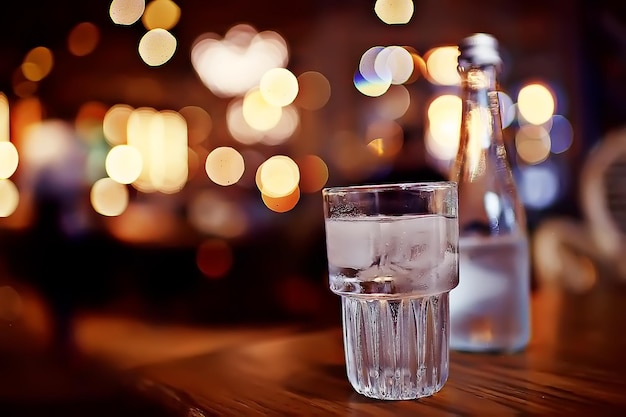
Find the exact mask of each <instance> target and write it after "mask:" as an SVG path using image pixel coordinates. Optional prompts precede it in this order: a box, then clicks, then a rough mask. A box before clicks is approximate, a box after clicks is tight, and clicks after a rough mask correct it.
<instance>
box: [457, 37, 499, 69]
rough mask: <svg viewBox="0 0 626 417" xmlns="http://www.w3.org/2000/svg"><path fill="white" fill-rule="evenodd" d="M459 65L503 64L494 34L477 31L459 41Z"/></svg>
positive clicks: (464, 66)
mask: <svg viewBox="0 0 626 417" xmlns="http://www.w3.org/2000/svg"><path fill="white" fill-rule="evenodd" d="M459 51H460V52H461V54H460V55H459V66H461V67H463V68H466V67H469V66H482V65H501V64H502V58H500V53H499V52H498V41H497V40H496V38H494V37H493V36H492V35H489V34H486V33H475V34H473V35H471V36H468V37H466V38H464V39H463V40H462V41H461V42H460V43H459Z"/></svg>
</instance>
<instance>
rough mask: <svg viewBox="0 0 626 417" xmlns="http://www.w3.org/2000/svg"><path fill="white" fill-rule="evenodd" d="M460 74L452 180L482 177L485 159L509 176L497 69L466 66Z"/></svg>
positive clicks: (491, 66) (489, 66) (469, 179)
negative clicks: (457, 129) (457, 145)
mask: <svg viewBox="0 0 626 417" xmlns="http://www.w3.org/2000/svg"><path fill="white" fill-rule="evenodd" d="M460 74H461V80H462V97H461V98H462V103H463V104H462V117H461V132H460V138H459V149H458V152H457V158H456V161H455V164H454V167H453V172H452V179H454V180H457V181H459V180H464V181H471V180H472V178H474V177H477V176H481V175H483V174H484V169H485V160H489V161H488V162H489V164H490V165H494V164H495V168H496V170H498V171H500V170H502V171H503V172H505V171H508V173H509V174H510V167H509V163H508V160H507V157H506V150H505V147H504V139H503V136H502V119H501V116H500V101H499V98H498V88H497V86H498V84H497V68H496V66H494V65H488V66H481V67H469V68H467V69H462V70H461V71H460ZM505 175H506V174H505Z"/></svg>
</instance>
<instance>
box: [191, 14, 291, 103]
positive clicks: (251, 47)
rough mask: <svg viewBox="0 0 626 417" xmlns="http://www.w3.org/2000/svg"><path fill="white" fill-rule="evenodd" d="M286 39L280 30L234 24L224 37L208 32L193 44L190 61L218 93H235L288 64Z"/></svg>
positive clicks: (239, 92)
mask: <svg viewBox="0 0 626 417" xmlns="http://www.w3.org/2000/svg"><path fill="white" fill-rule="evenodd" d="M288 60H289V53H288V49H287V43H286V42H285V40H284V39H283V37H282V36H280V35H279V34H278V33H277V32H274V31H263V32H257V30H256V29H255V28H254V27H252V26H251V25H248V24H238V25H235V26H233V27H231V28H230V29H229V30H228V31H227V32H226V34H225V35H224V38H220V37H219V36H218V35H217V34H214V33H207V34H204V35H201V36H200V37H198V38H197V40H196V41H195V42H194V44H193V46H192V51H191V63H192V65H193V68H194V70H195V71H196V73H197V74H198V77H199V78H200V80H201V81H202V83H203V84H204V85H205V86H206V87H207V88H208V89H209V90H211V92H213V94H215V95H217V96H218V97H234V96H239V95H243V94H245V93H246V92H247V91H249V90H250V89H252V88H254V87H257V86H258V84H259V81H260V80H261V77H262V76H263V74H265V73H266V72H267V71H268V70H270V69H272V68H279V67H285V65H286V64H287V62H288Z"/></svg>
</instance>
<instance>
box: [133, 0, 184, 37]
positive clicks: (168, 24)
mask: <svg viewBox="0 0 626 417" xmlns="http://www.w3.org/2000/svg"><path fill="white" fill-rule="evenodd" d="M179 19H180V7H178V5H177V4H176V3H174V2H173V1H172V0H152V1H151V2H150V3H148V4H147V5H146V10H145V11H144V12H143V16H142V17H141V22H142V23H143V26H144V27H145V28H146V29H148V30H151V29H156V28H161V29H165V30H169V29H171V28H173V27H174V26H176V24H177V23H178V20H179Z"/></svg>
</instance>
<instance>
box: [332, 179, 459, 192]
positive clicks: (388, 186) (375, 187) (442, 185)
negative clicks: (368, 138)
mask: <svg viewBox="0 0 626 417" xmlns="http://www.w3.org/2000/svg"><path fill="white" fill-rule="evenodd" d="M453 188H457V183H456V182H455V181H417V182H395V183H379V184H359V185H343V186H334V187H325V188H322V194H324V195H330V194H346V193H354V192H381V191H395V190H422V191H435V190H446V189H453Z"/></svg>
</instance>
